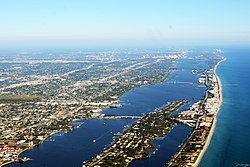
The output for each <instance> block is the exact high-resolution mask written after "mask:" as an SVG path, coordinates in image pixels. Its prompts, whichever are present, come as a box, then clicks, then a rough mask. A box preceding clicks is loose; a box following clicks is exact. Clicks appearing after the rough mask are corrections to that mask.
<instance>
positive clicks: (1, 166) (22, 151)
mask: <svg viewBox="0 0 250 167" xmlns="http://www.w3.org/2000/svg"><path fill="white" fill-rule="evenodd" d="M63 131H64V130H58V131H56V132H52V133H51V134H49V135H47V136H46V137H45V138H44V140H41V141H40V142H39V143H37V144H35V145H33V146H31V147H28V148H25V149H23V150H21V151H20V152H19V153H18V154H17V158H20V154H22V153H24V152H25V151H27V150H31V149H34V148H35V147H36V146H38V145H40V144H42V143H43V142H45V140H46V139H48V138H49V137H51V136H53V135H54V134H56V133H59V132H63ZM67 131H68V130H67ZM30 160H32V159H30ZM15 162H16V161H8V162H6V163H4V164H2V165H0V167H4V166H6V165H9V164H11V163H15ZM17 163H20V162H17Z"/></svg>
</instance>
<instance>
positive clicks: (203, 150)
mask: <svg viewBox="0 0 250 167" xmlns="http://www.w3.org/2000/svg"><path fill="white" fill-rule="evenodd" d="M225 60H226V59H223V60H222V61H220V62H219V63H217V64H216V66H215V68H214V73H215V76H216V79H217V82H218V87H219V96H220V97H219V109H218V111H217V113H216V114H215V116H214V120H213V124H212V127H211V129H210V132H209V134H208V137H207V140H206V143H205V145H204V147H203V149H202V151H201V152H200V154H199V156H198V158H197V160H196V162H195V164H194V167H197V166H199V163H200V161H201V159H202V157H203V155H204V153H205V152H206V150H207V148H208V146H209V144H210V141H211V139H212V136H213V133H214V129H215V126H216V121H217V118H216V117H217V114H218V112H219V110H220V107H221V104H222V84H221V80H220V78H219V77H218V75H217V74H216V69H217V67H218V65H219V64H220V63H221V62H223V61H225Z"/></svg>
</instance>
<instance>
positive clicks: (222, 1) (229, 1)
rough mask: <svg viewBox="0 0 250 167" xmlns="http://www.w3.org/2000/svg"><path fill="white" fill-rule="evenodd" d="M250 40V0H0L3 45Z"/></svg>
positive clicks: (29, 45)
mask: <svg viewBox="0 0 250 167" xmlns="http://www.w3.org/2000/svg"><path fill="white" fill-rule="evenodd" d="M178 44H193V45H196V44H197V45H198V44H215V45H216V44H250V1H249V0H60V1H58V0H0V47H1V48H4V47H6V48H12V47H13V48H14V47H72V46H76V47H106V46H107V47H112V46H113V47H118V46H125V47H126V46H129V47H132V46H135V47H137V46H159V47H164V46H167V45H178Z"/></svg>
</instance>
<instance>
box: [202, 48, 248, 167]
mask: <svg viewBox="0 0 250 167" xmlns="http://www.w3.org/2000/svg"><path fill="white" fill-rule="evenodd" d="M224 51H225V53H224V55H225V56H226V58H227V60H226V61H224V62H222V63H221V64H220V65H219V67H218V69H217V74H218V76H219V77H220V79H221V81H222V88H223V89H222V93H223V103H222V106H221V109H220V111H219V113H218V115H217V123H216V128H215V131H214V135H213V137H212V139H211V142H210V145H209V147H208V149H207V151H206V153H205V154H204V156H203V158H202V160H201V163H200V165H199V166H200V167H211V166H212V167H217V166H218V167H233V166H250V144H249V139H250V102H249V100H250V87H249V83H250V64H249V63H250V48H226V49H224Z"/></svg>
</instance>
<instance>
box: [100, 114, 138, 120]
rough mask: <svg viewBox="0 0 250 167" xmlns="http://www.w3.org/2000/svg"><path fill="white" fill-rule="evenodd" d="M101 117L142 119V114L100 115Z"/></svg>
mask: <svg viewBox="0 0 250 167" xmlns="http://www.w3.org/2000/svg"><path fill="white" fill-rule="evenodd" d="M99 118H105V119H141V118H142V117H141V116H135V115H104V116H100V117H99Z"/></svg>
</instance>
